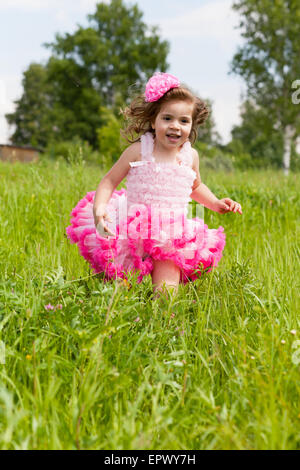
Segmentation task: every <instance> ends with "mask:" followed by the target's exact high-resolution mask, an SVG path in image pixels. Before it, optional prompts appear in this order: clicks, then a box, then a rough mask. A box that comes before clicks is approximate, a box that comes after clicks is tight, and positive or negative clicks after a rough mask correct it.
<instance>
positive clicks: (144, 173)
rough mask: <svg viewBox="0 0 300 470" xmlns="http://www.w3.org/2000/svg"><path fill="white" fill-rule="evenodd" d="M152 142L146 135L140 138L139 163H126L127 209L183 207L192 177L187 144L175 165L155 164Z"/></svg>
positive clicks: (188, 194)
mask: <svg viewBox="0 0 300 470" xmlns="http://www.w3.org/2000/svg"><path fill="white" fill-rule="evenodd" d="M153 148H154V139H153V136H152V134H151V133H150V132H148V133H146V134H144V135H142V136H141V161H138V162H130V166H131V168H130V170H129V172H128V174H127V197H128V206H130V205H132V204H145V205H151V206H152V207H159V208H172V209H176V208H181V209H184V208H186V207H187V204H188V203H189V202H190V201H191V198H190V194H191V192H192V186H193V183H194V180H195V178H196V173H195V171H194V170H193V169H192V167H191V166H192V163H193V156H192V148H191V144H190V142H189V141H188V142H185V144H184V145H183V146H182V148H181V151H180V152H179V153H178V155H177V158H178V159H179V162H178V163H177V162H176V163H175V162H174V163H173V162H156V161H155V157H154V155H153Z"/></svg>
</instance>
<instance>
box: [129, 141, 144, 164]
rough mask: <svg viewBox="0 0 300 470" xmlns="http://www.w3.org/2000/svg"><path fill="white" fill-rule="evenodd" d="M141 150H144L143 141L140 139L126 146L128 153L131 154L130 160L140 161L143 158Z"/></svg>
mask: <svg viewBox="0 0 300 470" xmlns="http://www.w3.org/2000/svg"><path fill="white" fill-rule="evenodd" d="M141 151H142V143H141V141H140V140H139V141H138V142H134V143H133V144H131V145H129V147H127V148H126V153H128V155H130V160H131V161H132V162H138V161H140V160H141Z"/></svg>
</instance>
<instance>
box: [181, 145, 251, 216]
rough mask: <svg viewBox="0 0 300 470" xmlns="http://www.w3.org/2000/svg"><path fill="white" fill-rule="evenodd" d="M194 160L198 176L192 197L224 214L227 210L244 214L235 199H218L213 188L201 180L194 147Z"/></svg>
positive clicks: (197, 157) (197, 156) (194, 168)
mask: <svg viewBox="0 0 300 470" xmlns="http://www.w3.org/2000/svg"><path fill="white" fill-rule="evenodd" d="M193 153H194V161H193V170H194V171H195V173H196V178H195V181H194V185H193V188H192V193H191V194H190V197H191V198H192V199H193V200H194V201H196V202H198V203H199V204H203V205H204V206H205V207H207V208H208V209H210V210H212V211H215V212H219V213H220V214H224V213H226V212H230V211H232V212H239V213H240V214H242V208H241V205H240V204H239V203H238V202H235V201H233V200H232V199H230V198H228V197H227V198H224V199H218V198H217V197H216V196H215V195H214V194H213V193H212V192H211V190H210V189H209V188H208V187H207V186H206V185H205V184H204V183H202V181H201V177H200V172H199V155H198V152H197V150H195V149H193Z"/></svg>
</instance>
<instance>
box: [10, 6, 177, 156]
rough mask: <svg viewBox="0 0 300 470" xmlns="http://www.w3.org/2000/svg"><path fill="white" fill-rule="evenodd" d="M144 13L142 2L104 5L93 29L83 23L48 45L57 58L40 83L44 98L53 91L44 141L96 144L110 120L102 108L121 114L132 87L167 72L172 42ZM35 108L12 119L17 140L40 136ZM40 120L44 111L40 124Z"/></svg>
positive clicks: (27, 90) (93, 19) (91, 23)
mask: <svg viewBox="0 0 300 470" xmlns="http://www.w3.org/2000/svg"><path fill="white" fill-rule="evenodd" d="M142 17H143V13H142V12H141V11H140V10H139V9H138V6H137V5H133V6H126V5H125V3H124V2H123V1H122V0H111V2H110V3H109V4H106V3H98V4H97V5H96V11H95V13H94V14H91V15H88V21H89V26H88V27H86V28H84V27H81V26H78V28H77V30H76V31H75V32H74V33H72V34H69V33H66V34H65V35H60V34H56V36H55V41H54V42H53V43H49V44H45V46H46V47H47V48H49V49H50V50H51V57H50V59H49V61H48V62H47V64H46V66H45V69H43V70H45V71H46V79H45V80H43V81H41V82H40V87H41V88H40V89H39V93H38V96H39V95H41V96H43V93H44V89H46V88H47V89H49V90H50V91H49V101H47V106H46V108H45V109H44V112H45V113H46V114H45V116H44V119H45V121H46V122H47V123H49V122H50V123H51V125H52V126H50V128H47V132H45V135H43V142H44V141H47V139H48V137H49V138H51V139H52V138H53V133H54V135H55V139H57V140H59V141H68V140H72V139H73V138H74V137H75V136H78V137H79V138H80V139H82V140H84V141H88V142H89V143H90V144H91V145H92V146H93V147H94V148H95V147H96V146H97V142H98V136H97V129H98V128H99V127H101V125H104V124H105V123H104V122H103V119H102V118H101V115H100V111H99V110H100V107H101V106H102V107H107V108H109V109H111V110H112V111H113V112H114V113H115V114H116V115H117V114H118V112H119V108H120V106H123V105H124V104H125V103H127V102H128V100H129V99H130V95H131V88H130V87H131V86H132V85H134V87H135V89H141V88H142V86H143V85H144V83H145V81H146V78H148V77H149V76H150V75H152V74H153V73H154V72H155V71H156V70H160V71H166V70H167V68H168V64H167V62H166V57H167V54H168V52H169V44H168V42H167V41H162V40H161V39H160V37H159V33H158V28H157V27H156V26H147V25H146V24H145V23H144V22H143V20H142ZM30 67H31V66H30ZM26 73H27V72H25V74H26ZM44 78H45V77H44ZM32 86H33V82H32V81H29V82H28V86H27V87H26V88H25V87H24V92H23V96H22V98H21V100H22V102H23V101H24V102H26V103H29V101H30V100H29V99H28V96H27V94H28V93H30V94H31V87H32ZM46 95H47V93H46ZM38 101H39V100H38V99H37V103H38ZM30 107H31V106H30V104H29V105H28V106H27V108H26V109H25V108H24V107H22V108H20V107H19V106H17V109H16V111H15V113H13V114H12V115H11V116H10V117H9V118H8V119H10V123H11V124H14V125H15V126H16V133H15V134H14V135H13V136H12V140H13V142H15V140H14V139H15V137H14V136H15V135H16V136H18V139H19V140H18V143H23V144H26V143H29V142H31V140H32V138H34V136H35V135H36V134H33V131H32V127H30V126H29V125H28V121H29V118H28V116H29V114H30V112H31V111H30ZM21 113H22V115H21V116H20V114H21ZM21 120H22V124H23V125H22V132H21V130H20V129H19V125H20V121H21ZM40 123H41V113H39V114H38V116H37V121H36V126H37V128H38V127H39V125H40ZM51 127H52V128H53V129H52V128H51ZM40 141H41V139H40Z"/></svg>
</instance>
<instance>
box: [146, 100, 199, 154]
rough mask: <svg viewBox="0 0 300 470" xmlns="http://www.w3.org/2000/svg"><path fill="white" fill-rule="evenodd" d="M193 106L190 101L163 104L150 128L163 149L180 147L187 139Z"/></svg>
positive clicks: (190, 127)
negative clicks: (153, 130)
mask: <svg viewBox="0 0 300 470" xmlns="http://www.w3.org/2000/svg"><path fill="white" fill-rule="evenodd" d="M193 109H194V104H193V103H192V102H190V101H182V100H177V101H175V100H174V101H170V102H169V103H165V104H164V105H163V106H162V107H161V110H160V112H159V113H158V115H157V116H156V119H155V122H154V123H153V124H152V128H153V129H155V137H156V139H157V141H158V142H159V144H161V146H163V147H164V148H165V149H172V148H173V149H176V148H179V147H181V146H182V145H183V144H184V143H185V142H186V141H187V140H188V138H189V135H190V133H191V130H192V123H193V118H192V116H193Z"/></svg>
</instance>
